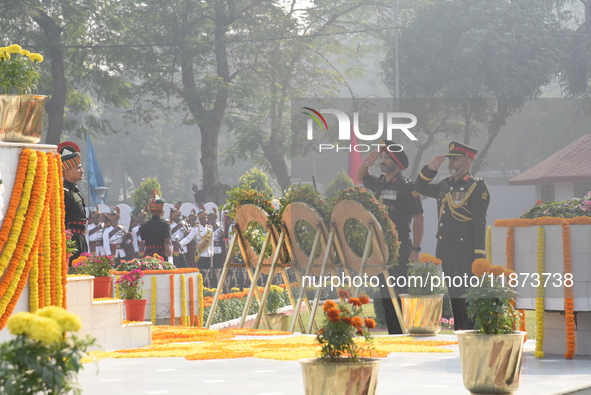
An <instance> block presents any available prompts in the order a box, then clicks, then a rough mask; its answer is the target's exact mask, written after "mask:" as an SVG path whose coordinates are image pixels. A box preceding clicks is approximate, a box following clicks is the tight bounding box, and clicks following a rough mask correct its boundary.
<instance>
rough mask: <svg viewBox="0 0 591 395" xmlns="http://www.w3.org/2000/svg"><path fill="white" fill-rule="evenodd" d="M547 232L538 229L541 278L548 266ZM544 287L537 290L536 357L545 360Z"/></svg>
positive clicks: (538, 268) (538, 255)
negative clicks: (546, 260)
mask: <svg viewBox="0 0 591 395" xmlns="http://www.w3.org/2000/svg"><path fill="white" fill-rule="evenodd" d="M545 259H546V232H545V229H544V227H543V226H540V227H538V252H537V259H536V266H537V271H538V275H539V276H540V277H539V278H544V277H543V275H542V273H544V270H545V266H546V262H545ZM544 294H545V289H544V287H537V289H536V350H535V351H534V356H535V357H536V358H544V308H545V306H544V296H545V295H544Z"/></svg>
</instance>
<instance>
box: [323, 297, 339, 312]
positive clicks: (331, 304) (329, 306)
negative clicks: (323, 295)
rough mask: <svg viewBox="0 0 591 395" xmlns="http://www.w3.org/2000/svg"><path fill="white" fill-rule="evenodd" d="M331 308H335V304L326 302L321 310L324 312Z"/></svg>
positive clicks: (330, 301) (329, 301)
mask: <svg viewBox="0 0 591 395" xmlns="http://www.w3.org/2000/svg"><path fill="white" fill-rule="evenodd" d="M333 307H337V304H336V303H335V302H333V301H332V300H327V301H326V302H324V303H323V304H322V308H323V309H324V311H328V309H332V308H333Z"/></svg>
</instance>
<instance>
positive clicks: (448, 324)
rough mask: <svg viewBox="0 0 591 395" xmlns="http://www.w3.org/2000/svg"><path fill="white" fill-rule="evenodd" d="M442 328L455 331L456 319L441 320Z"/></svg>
mask: <svg viewBox="0 0 591 395" xmlns="http://www.w3.org/2000/svg"><path fill="white" fill-rule="evenodd" d="M441 327H442V328H443V329H451V330H453V329H454V319H453V318H450V319H447V318H445V317H443V318H442V319H441Z"/></svg>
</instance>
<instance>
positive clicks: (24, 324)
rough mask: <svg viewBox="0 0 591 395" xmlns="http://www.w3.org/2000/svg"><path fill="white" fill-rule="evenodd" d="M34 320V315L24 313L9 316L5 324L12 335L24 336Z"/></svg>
mask: <svg viewBox="0 0 591 395" xmlns="http://www.w3.org/2000/svg"><path fill="white" fill-rule="evenodd" d="M34 319H35V316H34V314H31V313H27V312H25V311H21V312H20V313H16V314H14V315H11V316H10V318H9V319H8V323H7V326H8V330H9V331H10V333H11V334H13V335H25V334H27V329H29V328H30V327H31V324H32V322H33V320H34Z"/></svg>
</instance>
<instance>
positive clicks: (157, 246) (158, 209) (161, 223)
mask: <svg viewBox="0 0 591 395" xmlns="http://www.w3.org/2000/svg"><path fill="white" fill-rule="evenodd" d="M149 209H150V213H151V214H152V218H150V220H149V221H147V222H146V223H144V224H143V225H142V226H140V229H139V231H138V235H140V236H141V238H142V239H143V240H144V241H145V242H146V255H147V256H152V255H154V254H158V255H160V256H162V257H163V258H164V259H165V260H167V261H168V262H170V263H172V241H171V238H170V224H169V223H168V222H167V221H166V220H165V219H163V218H162V215H163V214H164V199H162V198H161V197H159V196H158V195H157V194H156V190H154V191H153V192H152V201H151V202H150V204H149Z"/></svg>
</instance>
